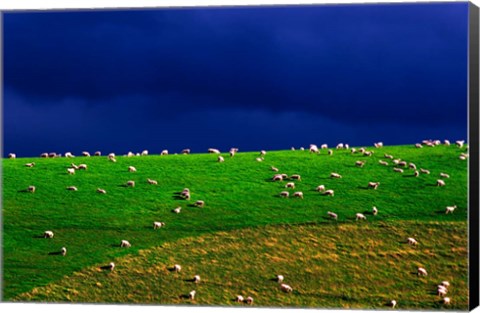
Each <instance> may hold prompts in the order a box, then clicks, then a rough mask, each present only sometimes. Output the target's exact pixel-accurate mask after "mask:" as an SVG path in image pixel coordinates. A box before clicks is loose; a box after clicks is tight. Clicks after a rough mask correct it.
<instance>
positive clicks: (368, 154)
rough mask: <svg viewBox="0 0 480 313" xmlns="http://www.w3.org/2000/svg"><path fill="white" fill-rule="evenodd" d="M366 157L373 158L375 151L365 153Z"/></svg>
mask: <svg viewBox="0 0 480 313" xmlns="http://www.w3.org/2000/svg"><path fill="white" fill-rule="evenodd" d="M363 155H364V156H368V157H371V156H372V155H373V151H365V152H364V153H363Z"/></svg>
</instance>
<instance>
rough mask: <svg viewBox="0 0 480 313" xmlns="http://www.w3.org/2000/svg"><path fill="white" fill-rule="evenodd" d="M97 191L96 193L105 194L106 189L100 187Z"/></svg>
mask: <svg viewBox="0 0 480 313" xmlns="http://www.w3.org/2000/svg"><path fill="white" fill-rule="evenodd" d="M97 192H98V193H102V194H106V193H107V191H106V190H105V189H100V188H98V189H97Z"/></svg>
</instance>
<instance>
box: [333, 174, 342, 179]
mask: <svg viewBox="0 0 480 313" xmlns="http://www.w3.org/2000/svg"><path fill="white" fill-rule="evenodd" d="M330 177H331V178H342V175H340V174H338V173H330Z"/></svg>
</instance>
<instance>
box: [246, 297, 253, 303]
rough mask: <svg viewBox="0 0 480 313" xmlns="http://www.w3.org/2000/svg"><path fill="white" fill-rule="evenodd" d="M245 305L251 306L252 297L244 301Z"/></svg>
mask: <svg viewBox="0 0 480 313" xmlns="http://www.w3.org/2000/svg"><path fill="white" fill-rule="evenodd" d="M245 303H247V304H253V298H252V297H247V299H245Z"/></svg>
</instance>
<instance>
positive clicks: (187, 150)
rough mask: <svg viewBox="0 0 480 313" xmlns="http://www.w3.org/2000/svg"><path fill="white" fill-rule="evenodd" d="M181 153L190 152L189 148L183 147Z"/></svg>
mask: <svg viewBox="0 0 480 313" xmlns="http://www.w3.org/2000/svg"><path fill="white" fill-rule="evenodd" d="M181 153H182V154H190V149H183V150H182V152H181Z"/></svg>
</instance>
